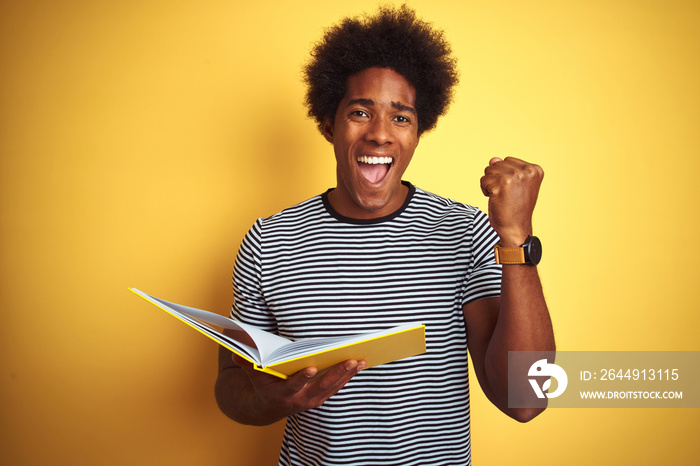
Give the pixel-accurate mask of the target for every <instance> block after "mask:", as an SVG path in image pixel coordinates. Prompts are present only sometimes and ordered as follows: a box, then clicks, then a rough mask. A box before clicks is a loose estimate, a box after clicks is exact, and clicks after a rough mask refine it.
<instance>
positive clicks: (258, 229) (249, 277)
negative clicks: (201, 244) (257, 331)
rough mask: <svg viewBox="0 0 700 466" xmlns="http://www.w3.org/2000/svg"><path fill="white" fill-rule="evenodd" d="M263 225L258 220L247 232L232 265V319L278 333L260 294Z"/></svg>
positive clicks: (273, 319) (261, 288)
mask: <svg viewBox="0 0 700 466" xmlns="http://www.w3.org/2000/svg"><path fill="white" fill-rule="evenodd" d="M262 238H263V223H262V220H261V219H258V220H257V221H256V222H255V224H254V225H253V226H252V227H251V228H250V230H248V233H246V235H245V237H244V238H243V241H242V242H241V246H240V248H239V249H238V254H237V255H236V261H235V263H234V266H233V307H232V309H231V317H233V318H235V319H238V320H240V321H241V322H243V323H246V324H250V325H255V326H257V327H259V328H262V329H263V330H266V331H268V332H272V333H277V322H276V320H275V318H274V315H273V314H272V312H271V311H270V308H269V306H268V304H267V301H266V299H265V293H264V291H263V286H262V283H263V277H262V271H263V246H262Z"/></svg>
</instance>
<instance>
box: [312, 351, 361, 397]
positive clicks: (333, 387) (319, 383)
mask: <svg viewBox="0 0 700 466" xmlns="http://www.w3.org/2000/svg"><path fill="white" fill-rule="evenodd" d="M366 365H367V363H366V362H365V361H356V360H354V359H350V360H348V361H345V362H342V363H340V364H336V365H335V366H333V367H331V368H330V369H328V370H327V371H326V372H324V373H323V374H322V375H321V376H319V377H318V378H317V380H316V381H314V387H313V390H314V391H315V392H316V394H317V395H319V396H325V397H326V398H328V397H330V396H331V395H333V394H334V393H336V392H337V391H338V390H340V389H341V388H343V386H344V385H345V384H346V383H348V382H349V381H350V379H352V378H353V377H354V376H355V375H356V374H357V373H358V372H360V371H361V370H362V369H364V368H365V366H366Z"/></svg>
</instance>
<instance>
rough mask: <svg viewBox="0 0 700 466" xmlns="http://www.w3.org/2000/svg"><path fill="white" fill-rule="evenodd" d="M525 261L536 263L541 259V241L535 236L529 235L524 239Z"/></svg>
mask: <svg viewBox="0 0 700 466" xmlns="http://www.w3.org/2000/svg"><path fill="white" fill-rule="evenodd" d="M523 246H525V261H526V263H528V264H532V265H537V264H539V263H540V260H541V259H542V243H540V239H539V238H538V237H537V236H530V237H529V238H528V239H527V241H525V244H524V245H523Z"/></svg>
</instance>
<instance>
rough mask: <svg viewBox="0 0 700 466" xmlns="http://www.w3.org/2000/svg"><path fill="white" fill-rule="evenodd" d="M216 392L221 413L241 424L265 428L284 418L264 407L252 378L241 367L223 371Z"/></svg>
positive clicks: (218, 379)
mask: <svg viewBox="0 0 700 466" xmlns="http://www.w3.org/2000/svg"><path fill="white" fill-rule="evenodd" d="M214 392H215V396H216V402H217V404H218V405H219V409H220V410H221V412H223V413H224V414H225V415H226V416H228V417H229V418H231V419H233V420H234V421H236V422H238V423H240V424H246V425H254V426H264V425H269V424H272V423H274V422H277V421H279V420H280V419H283V418H284V416H280V415H275V414H273V413H272V412H270V411H269V410H267V409H265V408H264V407H263V406H262V404H263V403H262V401H261V400H260V398H259V397H258V396H257V395H256V392H255V390H254V388H253V385H252V383H251V382H250V378H249V377H248V375H246V373H245V372H244V371H243V369H241V368H239V367H229V368H226V369H224V370H222V371H221V372H220V373H219V377H218V378H217V379H216V385H215V387H214Z"/></svg>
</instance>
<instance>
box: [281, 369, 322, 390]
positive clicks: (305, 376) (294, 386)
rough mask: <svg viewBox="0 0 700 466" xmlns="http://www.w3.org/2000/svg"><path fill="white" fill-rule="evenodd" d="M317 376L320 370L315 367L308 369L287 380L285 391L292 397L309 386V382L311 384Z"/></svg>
mask: <svg viewBox="0 0 700 466" xmlns="http://www.w3.org/2000/svg"><path fill="white" fill-rule="evenodd" d="M316 374H318V369H316V368H315V367H307V368H305V369H302V370H300V371H299V372H297V373H296V374H294V375H292V376H291V377H289V378H288V379H287V381H286V383H285V391H286V392H287V393H288V394H290V395H293V394H295V393H299V392H300V391H302V390H303V389H304V387H306V386H307V385H308V384H309V382H311V380H312V379H313V378H314V377H315V376H316Z"/></svg>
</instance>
